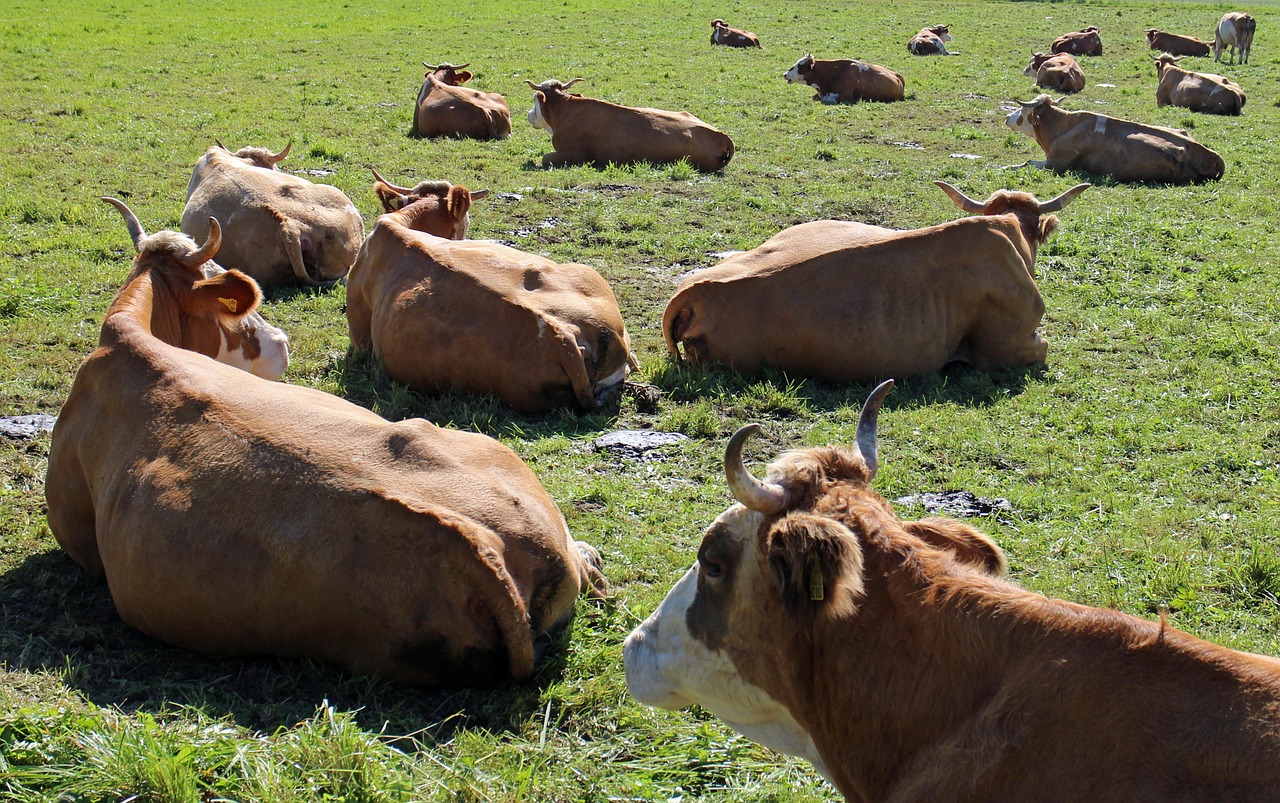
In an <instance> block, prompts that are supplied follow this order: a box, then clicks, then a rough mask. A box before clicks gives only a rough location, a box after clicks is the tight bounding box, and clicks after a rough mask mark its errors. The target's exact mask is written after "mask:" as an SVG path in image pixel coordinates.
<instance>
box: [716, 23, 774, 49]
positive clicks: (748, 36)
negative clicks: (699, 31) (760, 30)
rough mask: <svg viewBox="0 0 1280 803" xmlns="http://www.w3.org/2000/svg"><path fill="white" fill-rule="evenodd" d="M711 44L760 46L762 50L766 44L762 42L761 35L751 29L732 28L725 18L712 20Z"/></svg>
mask: <svg viewBox="0 0 1280 803" xmlns="http://www.w3.org/2000/svg"><path fill="white" fill-rule="evenodd" d="M711 28H712V31H711V44H713V45H725V46H726V47H758V48H760V49H761V50H763V49H764V46H763V45H761V44H760V37H758V36H756V35H755V34H753V33H752V32H751V31H740V30H738V29H737V28H730V27H729V26H728V25H726V24H725V21H724V20H721V19H715V20H712V21H711Z"/></svg>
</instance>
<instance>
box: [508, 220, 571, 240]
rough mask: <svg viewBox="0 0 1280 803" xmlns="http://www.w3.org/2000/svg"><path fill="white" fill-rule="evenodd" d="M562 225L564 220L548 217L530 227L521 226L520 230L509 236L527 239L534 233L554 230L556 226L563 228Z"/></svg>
mask: <svg viewBox="0 0 1280 803" xmlns="http://www.w3.org/2000/svg"><path fill="white" fill-rule="evenodd" d="M564 223H565V221H564V218H558V217H549V218H546V219H545V220H543V221H541V222H539V223H534V224H533V225H532V226H521V227H520V228H518V229H515V230H514V231H512V232H510V234H511V236H512V237H528V236H530V235H532V234H533V233H534V232H539V231H546V230H547V229H554V228H555V227H557V226H563V225H564Z"/></svg>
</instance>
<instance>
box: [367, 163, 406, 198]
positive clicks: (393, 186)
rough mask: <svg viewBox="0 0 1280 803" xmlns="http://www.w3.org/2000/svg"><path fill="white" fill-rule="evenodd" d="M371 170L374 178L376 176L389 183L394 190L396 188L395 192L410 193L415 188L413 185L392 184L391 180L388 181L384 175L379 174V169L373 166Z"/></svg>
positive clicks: (379, 179)
mask: <svg viewBox="0 0 1280 803" xmlns="http://www.w3.org/2000/svg"><path fill="white" fill-rule="evenodd" d="M369 171H370V172H371V173H373V177H374V178H376V179H377V180H378V181H381V182H382V183H383V184H386V185H387V186H388V187H390V188H391V189H392V190H394V191H395V192H398V193H400V194H401V195H408V194H409V193H411V192H413V188H412V187H397V186H396V185H394V184H392V183H391V182H390V181H387V180H386V179H385V178H383V177H382V176H380V175H378V171H377V170H374V169H373V168H372V167H371V168H369Z"/></svg>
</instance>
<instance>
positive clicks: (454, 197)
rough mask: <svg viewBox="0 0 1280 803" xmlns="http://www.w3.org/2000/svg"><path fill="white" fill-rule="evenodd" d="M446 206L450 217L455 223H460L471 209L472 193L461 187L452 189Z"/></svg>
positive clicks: (456, 186)
mask: <svg viewBox="0 0 1280 803" xmlns="http://www.w3.org/2000/svg"><path fill="white" fill-rule="evenodd" d="M446 205H447V207H448V209H449V217H451V218H453V222H454V223H459V222H461V221H462V219H463V218H464V217H466V216H467V210H469V209H470V208H471V193H470V192H468V191H467V188H466V187H463V186H461V185H455V186H453V187H450V188H449V197H448V200H447V201H446Z"/></svg>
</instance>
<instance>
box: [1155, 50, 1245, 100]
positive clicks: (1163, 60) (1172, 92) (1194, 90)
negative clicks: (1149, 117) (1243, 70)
mask: <svg viewBox="0 0 1280 803" xmlns="http://www.w3.org/2000/svg"><path fill="white" fill-rule="evenodd" d="M1179 60H1180V59H1178V58H1175V57H1174V56H1170V55H1169V54H1168V53H1162V54H1161V55H1159V56H1157V57H1155V65H1156V76H1157V78H1158V79H1159V80H1158V83H1157V85H1156V106H1183V107H1185V108H1188V109H1191V110H1192V111H1195V112H1204V113H1205V114H1240V113H1241V111H1243V110H1244V101H1245V96H1244V90H1243V89H1241V88H1240V85H1239V84H1237V83H1236V82H1235V81H1232V80H1230V79H1229V78H1227V77H1225V76H1222V75H1214V74H1212V73H1199V72H1191V71H1190V70H1187V69H1183V68H1182V67H1179V66H1178V61H1179Z"/></svg>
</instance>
